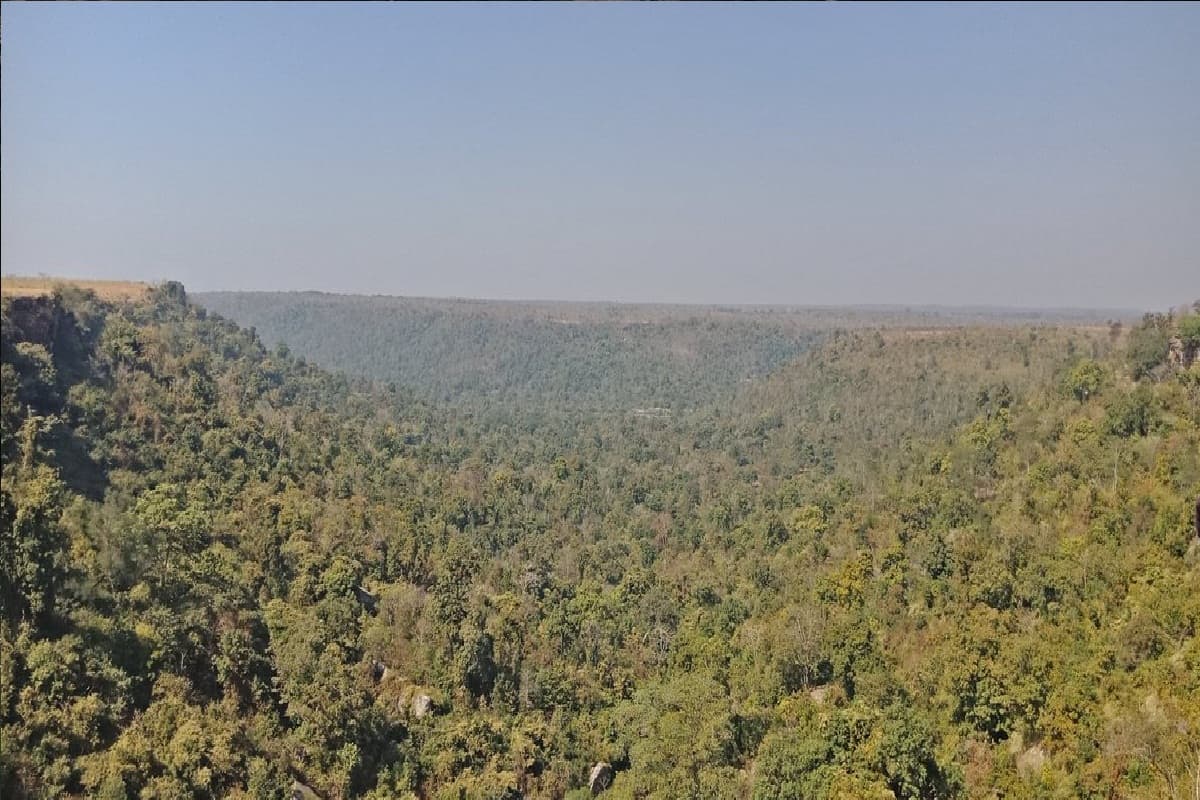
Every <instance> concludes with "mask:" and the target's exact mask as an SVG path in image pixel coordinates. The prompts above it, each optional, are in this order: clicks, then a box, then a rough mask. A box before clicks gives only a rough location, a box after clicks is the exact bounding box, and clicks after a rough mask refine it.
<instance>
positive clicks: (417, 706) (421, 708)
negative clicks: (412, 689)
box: [412, 694, 433, 719]
mask: <svg viewBox="0 0 1200 800" xmlns="http://www.w3.org/2000/svg"><path fill="white" fill-rule="evenodd" d="M412 713H413V716H414V717H416V718H417V719H420V718H421V717H424V716H426V715H428V714H432V713H433V698H432V697H430V696H429V695H427V694H419V695H417V696H416V697H414V698H413V699H412Z"/></svg>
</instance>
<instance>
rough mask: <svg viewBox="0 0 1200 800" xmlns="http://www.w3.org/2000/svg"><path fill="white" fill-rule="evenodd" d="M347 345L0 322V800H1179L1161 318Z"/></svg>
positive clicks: (507, 334) (352, 339)
mask: <svg viewBox="0 0 1200 800" xmlns="http://www.w3.org/2000/svg"><path fill="white" fill-rule="evenodd" d="M234 297H235V298H236V296H234ZM1191 299H1192V298H1186V297H1183V298H1179V302H1180V303H1184V302H1188V301H1190V300H1191ZM234 302H235V301H234V300H228V299H227V303H226V305H231V304H234ZM237 302H244V303H246V304H253V303H255V302H258V301H255V300H253V299H252V298H251V299H246V300H245V301H237ZM378 302H379V303H380V304H381V305H379V306H378V307H373V310H372V311H371V313H369V314H365V313H364V314H355V313H346V314H345V315H344V316H343V317H341V318H339V322H338V325H339V329H338V330H339V331H340V332H339V333H337V335H336V336H333V335H332V334H330V333H329V332H328V331H329V329H328V327H326V328H315V327H312V326H309V325H308V324H307V323H306V322H305V321H304V320H303V319H301V318H299V317H294V318H290V319H292V321H291V322H289V323H288V324H289V325H290V326H291V327H289V328H287V330H286V331H284V332H283V333H282V334H281V335H276V332H273V333H272V336H271V339H272V343H271V344H270V345H264V343H263V341H262V340H261V339H260V338H259V337H258V335H257V333H256V331H255V330H254V329H251V328H248V327H240V326H239V325H238V324H236V323H234V322H232V321H229V320H226V319H224V318H222V317H221V316H218V313H214V312H213V311H210V310H208V309H207V308H206V307H205V305H206V304H205V302H204V301H196V300H193V299H190V298H189V297H188V295H187V294H186V292H185V291H184V288H183V287H182V286H181V285H180V284H178V283H171V282H169V283H165V284H163V285H160V286H155V287H153V288H152V289H151V290H150V291H149V292H148V293H147V294H146V296H145V297H143V298H134V299H101V298H99V297H97V296H96V295H95V294H94V293H92V292H89V291H86V290H83V289H80V288H78V287H72V286H69V285H60V286H58V287H57V288H55V289H54V290H53V291H52V292H51V293H49V294H46V295H44V296H28V297H6V298H5V299H4V300H3V311H2V332H0V351H2V357H3V367H2V370H3V373H2V390H3V394H2V406H0V433H2V441H0V448H2V454H3V473H2V480H3V484H2V492H0V516H2V517H3V520H2V530H0V601H2V603H3V607H2V609H0V618H2V619H0V637H2V640H0V645H2V647H0V795H2V796H3V797H5V798H9V797H12V798H25V797H28V798H49V797H97V798H106V799H108V798H111V799H116V798H147V799H149V798H163V799H166V798H172V799H174V798H202V797H234V798H287V797H299V798H311V797H319V798H329V799H330V800H333V799H335V798H338V799H340V798H352V797H353V798H371V799H372V800H385V799H387V798H396V799H399V798H408V799H409V800H412V799H413V798H421V799H422V800H424V799H426V798H429V799H430V800H433V799H437V800H442V799H443V798H444V799H445V800H450V799H451V798H455V799H460V798H461V799H463V800H468V799H469V800H501V799H503V800H514V799H515V798H576V799H577V800H578V798H583V797H591V796H593V795H598V796H601V797H606V798H614V799H615V798H626V799H628V798H730V800H734V799H735V798H737V799H741V798H752V799H753V800H784V799H785V798H787V799H800V800H810V799H811V800H851V799H852V798H874V799H877V800H885V799H888V798H897V799H906V800H907V799H915V798H922V799H924V798H981V799H982V798H1031V799H1032V798H1095V799H1096V800H1099V799H1100V798H1129V799H1130V800H1141V799H1145V800H1150V799H1151V798H1172V800H1184V798H1192V799H1193V800H1194V798H1195V797H1197V796H1200V640H1198V638H1197V625H1198V624H1200V542H1198V534H1200V531H1197V526H1198V525H1200V519H1197V514H1200V509H1198V508H1197V505H1196V504H1197V497H1198V496H1200V360H1198V359H1197V351H1198V350H1200V303H1197V304H1194V305H1192V306H1190V307H1184V306H1181V307H1180V308H1179V309H1176V310H1175V311H1167V310H1165V309H1164V310H1163V313H1157V314H1148V315H1146V316H1145V317H1144V318H1142V319H1141V320H1140V321H1136V322H1131V323H1129V324H1125V325H1122V324H1119V323H1116V322H1114V323H1112V324H1105V322H1104V320H1103V319H1099V320H1097V319H1078V320H1072V319H1062V318H1059V319H1054V320H1037V319H1020V318H1010V319H990V320H975V319H960V318H955V319H944V318H942V319H930V318H929V317H928V316H921V315H920V314H917V315H913V316H908V317H906V316H905V315H904V314H903V313H902V312H895V313H894V314H891V315H890V316H889V315H883V316H876V317H870V316H867V317H863V316H861V315H860V316H857V317H855V318H853V319H841V318H834V317H832V316H829V317H821V316H820V315H817V316H810V317H807V318H806V317H803V315H801V316H796V315H789V314H778V315H772V314H771V313H768V312H755V313H745V312H740V311H734V310H719V309H716V310H712V311H711V314H710V315H709V316H707V317H706V316H703V315H701V316H697V317H687V318H685V319H682V320H681V319H679V318H678V315H676V316H670V315H667V317H669V318H660V317H659V316H655V314H653V313H650V312H648V311H646V310H645V309H638V310H630V311H628V312H627V313H628V314H630V315H631V316H630V317H629V318H628V319H626V318H621V319H617V320H616V321H615V323H614V321H613V320H612V319H606V318H605V315H606V314H610V313H614V312H611V310H606V309H604V308H595V309H583V310H579V309H576V310H574V311H573V312H572V313H575V314H576V315H577V318H575V319H572V320H569V321H567V322H561V321H555V319H556V317H554V315H556V314H558V313H559V310H557V309H551V310H549V311H546V312H545V314H544V319H540V320H539V321H535V323H528V322H520V321H519V320H518V321H514V320H513V319H512V318H511V317H512V315H511V314H509V313H508V312H504V311H503V310H502V311H496V310H495V309H491V310H488V309H486V308H485V309H484V310H481V311H480V312H479V315H478V316H477V318H475V321H474V322H472V323H469V324H468V323H467V322H463V321H462V320H463V319H469V318H470V315H461V314H460V315H459V316H457V317H453V315H450V316H452V317H453V318H452V319H451V320H450V321H449V322H447V319H446V317H447V315H446V314H445V313H442V314H441V315H440V316H439V314H438V313H434V312H433V311H429V310H428V306H429V304H426V306H418V307H415V308H416V309H417V310H415V311H413V310H409V311H405V312H404V313H403V314H401V313H400V312H396V313H397V314H398V315H399V316H396V317H395V320H394V327H392V328H388V327H387V324H386V323H384V322H381V320H383V319H385V318H386V317H387V316H388V313H389V312H388V305H387V304H386V303H384V302H383V301H378ZM431 302H432V301H431ZM218 306H221V304H220V303H214V304H213V307H214V308H217V307H218ZM247 307H248V306H247ZM346 308H349V306H347V307H346ZM422 309H424V310H422ZM393 310H394V309H393ZM235 312H236V309H233V310H231V309H230V308H225V309H223V310H220V313H228V314H229V315H230V316H231V317H234V318H237V319H239V321H242V322H243V324H246V325H257V324H258V323H255V322H252V321H246V320H244V319H242V316H241V315H240V314H239V313H235ZM655 313H657V312H655ZM831 314H832V312H831ZM423 315H424V316H423ZM422 320H423V321H422ZM376 323H378V324H376ZM305 329H308V330H309V331H310V332H309V333H308V334H303V333H301V331H303V330H305ZM531 329H536V330H537V331H540V332H539V333H536V334H528V331H529V330H531ZM264 330H265V329H264ZM322 330H324V331H325V332H324V333H322V332H321V331H322ZM312 331H317V332H316V333H313V332H312ZM614 331H615V332H614ZM448 332H449V333H448ZM468 332H469V333H470V335H471V336H473V337H475V338H473V339H472V338H460V339H458V340H457V341H456V344H455V347H457V348H458V350H456V351H455V353H457V352H461V351H464V350H465V351H470V352H475V353H477V354H478V358H477V360H476V361H471V362H463V361H461V360H456V359H455V358H454V357H453V356H454V354H453V353H449V352H448V351H446V350H445V349H444V348H443V345H442V343H444V342H446V341H447V337H448V336H451V335H455V336H460V337H466V336H467V333H468ZM518 332H519V334H520V335H518ZM292 334H295V335H294V336H293V335H292ZM356 342H357V349H355V348H354V347H353V346H354V344H355V343H356ZM289 347H290V348H291V349H289ZM439 348H443V349H439ZM547 354H549V355H547ZM316 363H322V364H326V365H329V366H333V367H338V368H340V369H341V370H344V372H343V371H337V372H335V371H329V370H327V369H326V368H324V367H319V366H316V365H315V364H316ZM355 373H357V375H355ZM464 398H465V399H464Z"/></svg>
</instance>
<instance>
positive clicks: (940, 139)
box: [0, 3, 1200, 308]
mask: <svg viewBox="0 0 1200 800" xmlns="http://www.w3.org/2000/svg"><path fill="white" fill-rule="evenodd" d="M2 35H3V51H2V54H0V57H2V59H3V72H2V81H3V87H2V89H3V105H2V116H3V121H2V128H3V130H2V132H0V133H2V138H0V148H2V151H3V153H2V157H3V164H2V168H0V180H2V184H3V185H2V195H0V198H2V205H3V210H2V239H3V242H2V247H0V251H2V252H0V263H2V265H3V270H4V272H5V274H36V273H39V272H45V273H50V274H67V275H72V276H80V277H84V276H94V277H128V278H138V279H151V280H153V279H162V278H174V279H179V280H182V281H184V282H185V283H186V284H187V285H188V287H189V288H190V289H193V290H201V289H323V290H333V291H354V292H379V293H388V294H421V295H466V296H475V297H510V298H511V297H528V298H565V299H617V300H670V301H684V302H687V301H702V302H717V301H720V302H779V303H860V302H862V303H891V302H901V303H926V302H928V303H995V304H1017V305H1034V306H1046V305H1073V306H1106V307H1111V306H1121V307H1142V308H1149V307H1162V306H1165V305H1167V304H1173V303H1179V302H1182V301H1185V300H1190V299H1194V298H1195V297H1198V296H1200V5H1197V4H1180V5H1136V6H1135V5H1107V4H1105V5H1093V6H1090V7H1089V6H1082V5H1080V6H1050V7H1046V6H1041V5H1030V6H990V7H989V6H978V5H975V4H966V5H958V6H941V5H914V6H892V5H889V6H884V5H857V4H855V5H844V4H836V3H835V4H814V5H790V6H785V5H773V4H768V5H745V4H735V5H692V4H628V5H622V4H567V5H540V4H539V5H487V6H485V5H457V4H445V5H429V6H419V5H410V4H366V5H351V4H338V5H316V4H298V5H274V4H246V5H237V4H234V5H217V4H210V5H197V6H187V5H180V4H161V5H158V4H136V5H117V4H109V3H102V4H65V5H33V4H12V3H5V4H4V6H3V18H2Z"/></svg>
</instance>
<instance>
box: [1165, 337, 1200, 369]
mask: <svg viewBox="0 0 1200 800" xmlns="http://www.w3.org/2000/svg"><path fill="white" fill-rule="evenodd" d="M1198 356H1200V348H1197V347H1195V346H1194V344H1189V343H1186V342H1184V341H1183V340H1182V339H1180V338H1179V337H1178V336H1172V337H1171V341H1170V343H1169V344H1168V345H1167V363H1168V364H1170V365H1171V366H1172V367H1177V368H1179V369H1187V368H1189V367H1190V366H1192V364H1194V363H1196V359H1197V357H1198Z"/></svg>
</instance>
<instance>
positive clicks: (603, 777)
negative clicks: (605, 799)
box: [588, 761, 613, 794]
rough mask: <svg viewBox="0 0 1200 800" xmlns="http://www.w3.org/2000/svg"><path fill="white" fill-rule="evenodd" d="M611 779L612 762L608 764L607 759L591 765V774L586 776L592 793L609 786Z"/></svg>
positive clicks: (601, 790)
mask: <svg viewBox="0 0 1200 800" xmlns="http://www.w3.org/2000/svg"><path fill="white" fill-rule="evenodd" d="M612 779H613V768H612V764H609V763H608V762H607V761H601V762H600V763H599V764H597V765H596V766H594V767H592V774H591V775H589V776H588V788H589V789H591V790H592V794H600V793H601V792H603V791H604V790H605V789H607V788H608V787H609V785H610V784H611V783H612Z"/></svg>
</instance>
